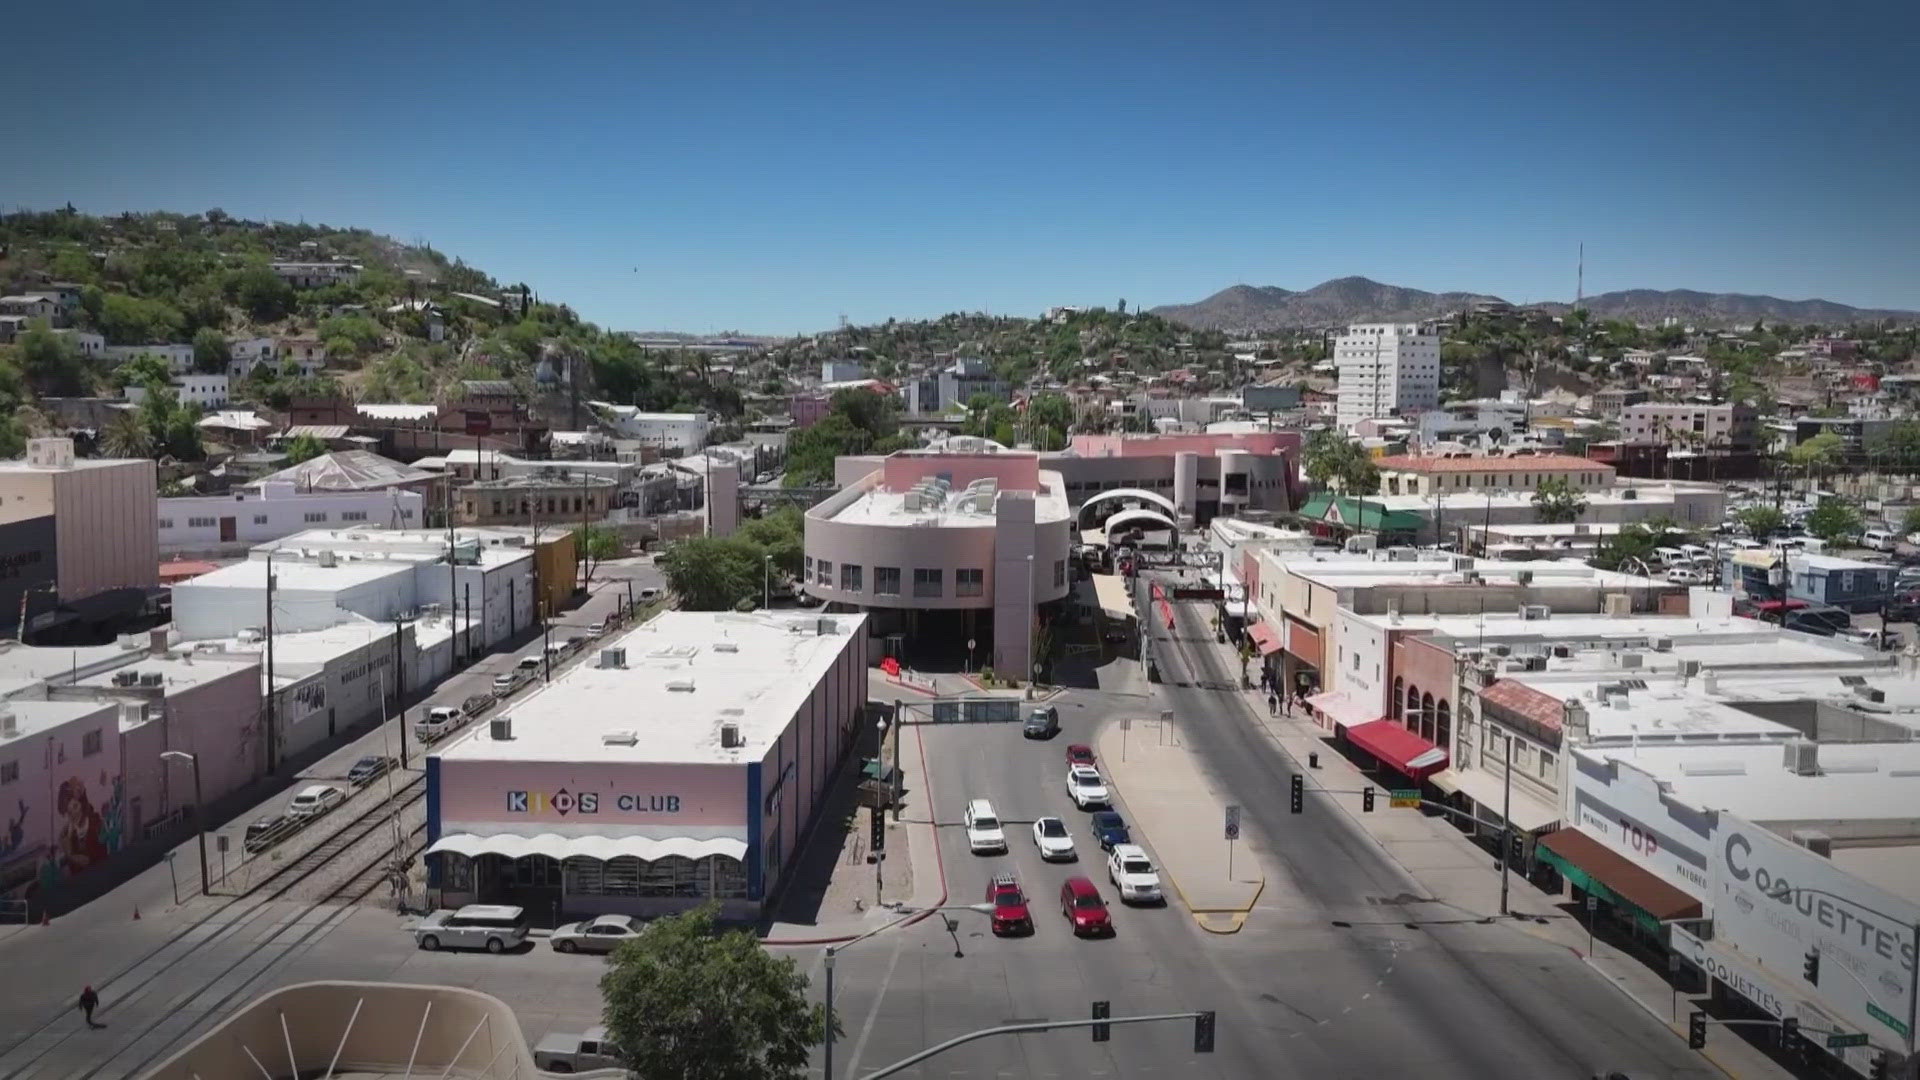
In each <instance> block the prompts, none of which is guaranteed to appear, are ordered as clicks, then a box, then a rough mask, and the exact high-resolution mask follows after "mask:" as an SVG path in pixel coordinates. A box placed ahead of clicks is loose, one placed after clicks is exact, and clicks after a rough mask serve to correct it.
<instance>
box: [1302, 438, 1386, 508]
mask: <svg viewBox="0 0 1920 1080" xmlns="http://www.w3.org/2000/svg"><path fill="white" fill-rule="evenodd" d="M1301 456H1302V463H1303V466H1304V468H1305V470H1306V474H1307V479H1309V480H1312V481H1313V482H1314V483H1316V484H1318V485H1320V486H1322V487H1331V488H1336V489H1338V490H1339V491H1340V492H1342V493H1344V494H1347V495H1373V494H1377V493H1378V492H1379V490H1380V469H1379V466H1377V465H1375V464H1374V463H1373V458H1372V457H1371V456H1369V455H1368V454H1367V451H1366V448H1365V447H1363V446H1361V445H1360V444H1359V443H1357V442H1354V441H1352V440H1350V439H1347V438H1346V437H1344V436H1342V435H1341V434H1340V433H1338V432H1336V431H1332V430H1329V429H1324V428H1323V429H1321V430H1319V431H1316V432H1314V433H1313V434H1312V435H1311V436H1309V437H1308V438H1307V445H1306V447H1305V448H1304V449H1303V451H1302V455H1301Z"/></svg>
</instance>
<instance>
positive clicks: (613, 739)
mask: <svg viewBox="0 0 1920 1080" xmlns="http://www.w3.org/2000/svg"><path fill="white" fill-rule="evenodd" d="M639 742H640V736H639V735H638V734H637V733H635V732H632V731H603V732H601V733H600V745H602V746H635V745H637V744H638V743H639Z"/></svg>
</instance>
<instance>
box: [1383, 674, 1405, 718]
mask: <svg viewBox="0 0 1920 1080" xmlns="http://www.w3.org/2000/svg"><path fill="white" fill-rule="evenodd" d="M1406 692H1407V680H1406V679H1404V678H1402V677H1401V676H1399V675H1395V676H1394V677H1393V696H1392V697H1390V698H1388V699H1387V707H1388V708H1389V709H1390V710H1391V711H1390V712H1389V713H1388V714H1387V715H1388V716H1390V717H1392V718H1393V719H1395V720H1398V719H1400V717H1401V715H1402V713H1401V705H1402V701H1401V695H1403V694H1405V693H1406Z"/></svg>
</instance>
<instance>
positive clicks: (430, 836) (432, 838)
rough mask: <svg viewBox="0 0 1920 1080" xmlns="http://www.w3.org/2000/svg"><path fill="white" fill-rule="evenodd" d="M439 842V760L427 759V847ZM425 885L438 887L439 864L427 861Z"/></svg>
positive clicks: (431, 860) (432, 860) (433, 860)
mask: <svg viewBox="0 0 1920 1080" xmlns="http://www.w3.org/2000/svg"><path fill="white" fill-rule="evenodd" d="M439 840H440V759H439V758H437V757H429V758H427V846H428V847H432V846H433V845H434V844H435V843H437V842H439ZM427 885H428V887H430V888H435V889H437V888H439V887H440V862H439V860H438V859H428V860H427Z"/></svg>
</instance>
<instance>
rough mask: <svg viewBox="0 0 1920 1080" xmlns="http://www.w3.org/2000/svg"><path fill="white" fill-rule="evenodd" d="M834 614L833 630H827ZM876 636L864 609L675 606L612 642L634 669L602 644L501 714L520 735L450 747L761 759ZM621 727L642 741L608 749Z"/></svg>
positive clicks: (454, 754) (510, 753)
mask: <svg viewBox="0 0 1920 1080" xmlns="http://www.w3.org/2000/svg"><path fill="white" fill-rule="evenodd" d="M823 622H824V623H828V624H831V626H832V628H833V629H832V632H831V633H825V634H822V633H818V632H817V627H818V626H819V625H820V624H821V623H823ZM864 633H866V616H864V615H824V616H823V615H795V614H790V613H786V612H764V611H762V612H753V613H733V612H696V611H668V612H663V613H661V614H660V615H659V616H657V617H655V618H654V619H653V620H652V621H651V622H648V623H646V624H644V625H642V626H639V627H636V628H634V629H633V630H630V631H628V632H627V633H625V634H622V635H621V636H620V637H619V638H618V639H616V640H611V641H608V642H606V643H605V645H612V646H616V647H619V648H624V649H626V651H627V665H626V667H624V668H602V667H599V666H597V665H598V664H599V662H600V661H599V655H600V654H599V652H598V651H596V652H595V653H594V654H593V655H591V656H589V657H588V658H587V659H586V660H585V661H584V662H583V663H580V664H577V665H575V666H574V667H572V668H570V669H568V670H567V671H566V672H565V673H563V674H562V675H561V676H560V677H559V678H557V679H555V680H554V681H553V682H552V683H551V684H549V685H547V686H545V687H543V688H541V689H539V690H536V691H535V692H534V693H533V694H531V695H530V696H528V697H527V698H526V699H524V700H521V701H516V702H513V703H512V704H510V705H507V706H506V707H504V708H502V709H500V710H499V711H498V712H497V713H495V714H494V716H495V717H496V718H497V717H503V716H504V717H510V718H512V720H513V735H514V737H513V739H512V740H511V741H507V742H495V741H494V740H493V739H492V738H491V737H490V734H489V732H488V730H487V725H478V726H476V727H475V728H474V729H472V730H471V731H470V732H469V733H468V734H466V735H465V736H464V737H462V738H460V739H459V741H458V742H455V743H452V744H450V745H448V746H447V747H446V748H445V749H443V750H441V751H439V754H440V756H441V757H443V758H445V759H447V760H450V761H500V760H505V761H588V762H598V761H645V762H674V763H692V764H727V763H737V764H746V763H748V762H755V761H759V760H761V759H762V758H764V757H765V756H766V754H767V750H768V749H769V748H770V747H771V746H772V744H773V741H774V740H775V739H777V738H779V737H780V736H781V734H782V733H784V732H785V731H786V729H787V725H788V723H789V722H790V721H791V720H792V719H793V715H794V713H795V712H797V711H798V710H799V709H800V707H801V706H802V705H804V704H805V703H806V701H807V699H808V698H809V697H811V696H812V694H813V692H814V688H815V687H816V686H817V685H818V684H819V683H820V680H821V679H822V678H824V677H825V675H826V673H827V671H828V669H829V668H831V666H832V665H833V663H834V661H835V660H837V659H839V657H840V655H841V653H842V652H843V651H844V650H845V649H847V648H848V647H849V646H850V645H852V644H854V643H855V642H856V641H857V640H858V635H861V634H864ZM605 645H603V646H602V647H603V648H604V647H605ZM688 685H690V686H691V689H684V688H681V687H685V686H688ZM726 723H732V724H738V725H739V727H740V735H741V739H742V743H743V745H741V746H739V747H737V748H731V749H726V748H722V747H721V745H720V726H721V725H722V724H726ZM615 731H631V732H633V733H634V734H635V736H636V737H637V739H638V741H637V742H636V743H635V744H634V745H632V746H624V745H608V744H607V743H606V742H604V741H603V739H602V736H603V735H605V734H606V733H608V732H615Z"/></svg>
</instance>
